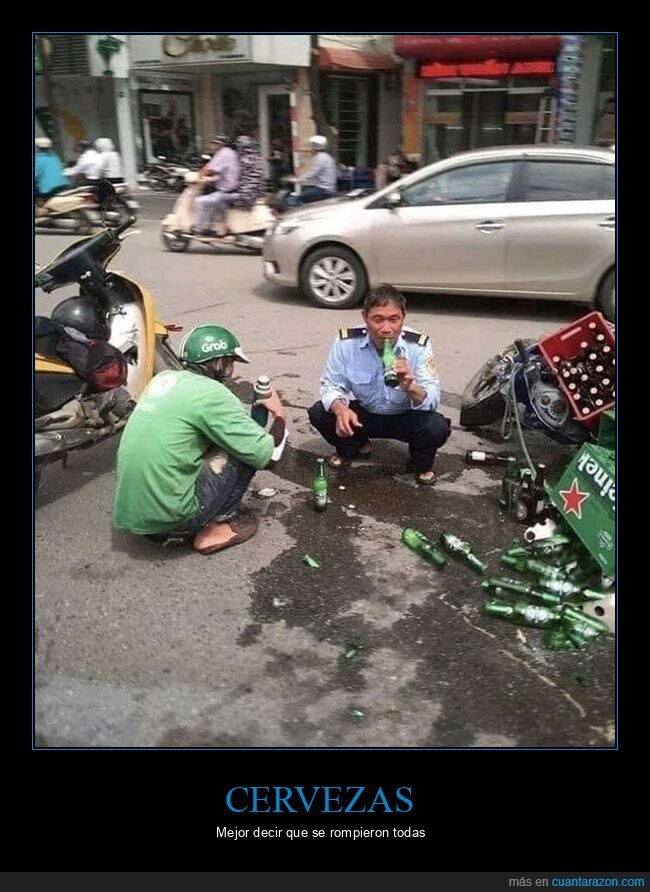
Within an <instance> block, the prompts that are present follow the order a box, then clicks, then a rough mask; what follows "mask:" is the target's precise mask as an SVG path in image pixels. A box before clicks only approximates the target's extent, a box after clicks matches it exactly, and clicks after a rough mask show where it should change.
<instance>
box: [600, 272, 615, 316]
mask: <svg viewBox="0 0 650 892" xmlns="http://www.w3.org/2000/svg"><path fill="white" fill-rule="evenodd" d="M596 304H597V305H598V309H599V310H600V312H601V313H602V314H603V316H604V317H605V319H607V320H608V321H609V322H615V321H616V274H615V271H614V270H613V269H610V271H609V272H608V273H607V275H606V276H605V278H604V279H603V281H602V282H601V283H600V288H599V289H598V295H597V297H596Z"/></svg>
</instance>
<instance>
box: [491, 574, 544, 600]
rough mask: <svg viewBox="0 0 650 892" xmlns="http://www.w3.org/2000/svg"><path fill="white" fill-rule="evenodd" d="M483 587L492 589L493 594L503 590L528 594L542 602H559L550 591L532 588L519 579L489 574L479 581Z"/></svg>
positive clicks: (498, 593) (501, 592) (500, 593)
mask: <svg viewBox="0 0 650 892" xmlns="http://www.w3.org/2000/svg"><path fill="white" fill-rule="evenodd" d="M481 586H482V587H483V588H491V589H494V592H495V594H497V595H502V594H503V593H504V592H516V593H517V594H519V595H528V597H530V598H535V599H536V600H538V601H541V602H542V604H551V605H555V604H559V603H560V597H559V595H555V594H553V593H552V592H540V591H538V590H537V589H534V588H533V586H532V585H531V584H530V582H522V581H521V580H520V579H508V578H507V577H505V576H490V577H488V578H487V579H484V580H483V582H482V583H481Z"/></svg>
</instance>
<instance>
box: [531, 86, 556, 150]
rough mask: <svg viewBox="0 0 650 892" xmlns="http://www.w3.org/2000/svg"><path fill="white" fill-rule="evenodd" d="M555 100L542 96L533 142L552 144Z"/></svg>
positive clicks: (551, 97)
mask: <svg viewBox="0 0 650 892" xmlns="http://www.w3.org/2000/svg"><path fill="white" fill-rule="evenodd" d="M556 111H557V100H556V98H555V96H542V98H541V99H540V102H539V110H538V112H537V126H536V127H535V142H536V143H539V142H552V140H553V137H554V134H555V115H556Z"/></svg>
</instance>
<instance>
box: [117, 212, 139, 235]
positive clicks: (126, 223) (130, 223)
mask: <svg viewBox="0 0 650 892" xmlns="http://www.w3.org/2000/svg"><path fill="white" fill-rule="evenodd" d="M136 222H137V217H133V216H131V217H129V219H128V220H125V221H124V223H120V225H119V226H116V227H115V229H114V230H113V234H114V235H115V236H120V235H122V233H123V232H126V230H127V229H128V228H129V226H133V224H134V223H136Z"/></svg>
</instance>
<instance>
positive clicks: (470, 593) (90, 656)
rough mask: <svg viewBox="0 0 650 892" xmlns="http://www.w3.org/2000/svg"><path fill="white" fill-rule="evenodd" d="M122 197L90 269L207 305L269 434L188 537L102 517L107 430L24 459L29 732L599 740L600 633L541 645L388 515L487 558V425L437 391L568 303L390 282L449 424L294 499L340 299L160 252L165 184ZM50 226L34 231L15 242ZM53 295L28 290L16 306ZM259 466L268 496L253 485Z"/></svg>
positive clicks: (502, 742)
mask: <svg viewBox="0 0 650 892" xmlns="http://www.w3.org/2000/svg"><path fill="white" fill-rule="evenodd" d="M141 201H142V205H143V208H142V213H141V217H140V221H139V224H138V229H140V234H139V235H137V236H135V237H133V238H131V239H128V240H127V241H126V242H125V244H124V247H123V249H122V251H121V253H120V254H119V256H118V257H116V258H115V259H114V261H113V264H112V266H113V268H115V269H122V270H124V271H125V272H127V273H129V274H130V275H131V276H133V277H134V278H136V279H138V280H140V281H142V282H144V283H146V284H147V286H148V287H149V288H150V290H151V291H152V293H153V295H154V299H155V302H156V307H157V310H158V315H159V317H160V318H162V319H163V320H165V321H177V322H179V323H181V324H183V325H184V326H186V327H191V326H193V325H195V324H198V323H199V322H204V321H214V322H217V323H220V324H224V325H226V326H228V327H231V328H232V329H233V330H234V331H235V332H236V333H237V334H238V335H239V337H240V339H241V341H242V344H243V346H244V349H245V351H246V352H247V354H249V355H250V356H251V359H252V363H251V366H250V367H246V368H244V367H241V368H242V370H243V373H244V375H245V378H242V379H240V380H238V381H237V382H236V384H235V390H236V392H237V393H238V394H239V395H240V396H241V397H242V398H243V399H244V400H248V399H249V398H250V391H251V386H250V381H251V380H254V378H255V377H256V376H257V375H258V374H261V373H264V372H266V373H267V374H269V375H270V376H271V378H272V380H273V382H274V384H275V386H276V387H277V388H278V390H279V392H280V394H281V396H282V398H283V400H284V401H285V403H286V404H287V405H288V407H289V410H288V411H289V423H290V427H291V439H290V443H289V445H288V447H287V449H286V451H285V456H284V458H283V460H282V462H281V463H280V464H279V465H278V466H277V467H276V469H275V470H274V471H273V472H272V471H266V470H265V471H262V472H260V473H258V474H257V475H256V477H255V478H254V480H253V484H252V488H251V491H250V493H249V495H248V496H247V498H246V505H247V507H248V509H249V510H252V511H255V512H256V513H258V514H259V515H260V516H261V525H260V530H259V533H258V534H257V536H256V537H255V538H254V539H252V540H250V541H249V542H247V543H245V544H244V545H242V546H238V547H237V548H233V549H230V550H227V551H225V552H224V553H222V554H219V555H214V556H212V557H202V556H200V555H198V554H195V553H193V552H192V551H191V549H190V548H188V547H181V548H178V549H175V550H172V549H168V550H162V549H160V548H158V547H156V546H153V545H151V544H149V543H148V542H146V541H142V540H140V539H138V538H136V537H129V536H127V535H126V534H123V533H117V532H114V531H112V529H111V508H112V495H113V465H114V457H115V450H116V446H117V443H116V442H111V441H109V442H107V443H104V444H101V445H100V446H98V447H95V448H93V449H92V450H89V451H87V452H84V453H79V454H77V455H74V456H72V457H71V458H70V461H69V464H68V466H67V467H66V468H62V467H60V466H52V467H49V468H47V469H46V470H45V472H44V475H43V486H42V490H41V492H40V494H39V496H38V500H37V505H36V514H35V559H36V566H35V572H36V575H35V579H36V589H35V599H36V600H35V606H36V657H35V659H36V685H37V687H36V733H37V737H36V743H37V745H38V746H45V747H62V746H91V747H103V746H107V747H115V746H136V747H142V746H144V747H156V746H167V747H187V746H201V747H249V746H269V747H363V746H376V747H442V746H445V747H504V746H506V747H531V746H532V747H536V746H540V747H549V746H568V747H579V746H612V745H613V742H614V731H613V720H614V642H613V640H612V639H609V640H603V641H598V642H596V643H593V644H591V645H590V646H589V647H587V648H586V649H585V650H583V651H582V652H579V653H553V652H550V651H546V650H544V649H543V648H542V646H541V636H542V633H541V632H539V631H536V630H532V629H517V628H516V627H513V626H510V625H508V624H506V623H504V622H502V621H499V620H495V619H489V618H486V617H483V616H482V615H481V613H480V605H481V602H482V600H483V596H484V592H483V590H482V589H481V588H480V584H479V583H480V578H479V577H477V576H476V574H475V573H474V572H473V571H472V570H471V569H469V568H465V566H464V565H462V564H460V563H458V562H456V561H454V560H453V559H451V560H450V562H449V564H448V565H447V567H445V568H444V570H442V571H438V570H436V569H434V568H430V567H429V566H428V565H426V564H424V563H422V562H421V561H420V560H419V559H418V558H417V556H415V555H413V554H412V553H411V552H409V551H408V550H407V549H406V547H405V546H403V545H402V544H401V542H400V530H401V528H402V527H403V526H405V525H410V526H414V527H416V528H417V529H420V530H421V531H422V532H424V533H425V534H426V535H429V536H431V537H437V536H438V535H439V533H440V532H441V531H442V530H443V529H444V530H449V531H453V532H455V533H456V534H458V535H460V536H461V537H462V538H464V539H467V540H469V541H470V542H471V543H472V545H473V547H474V550H475V551H476V552H477V553H478V554H480V555H482V556H484V557H485V558H486V559H487V560H488V562H489V566H490V570H489V572H490V573H492V574H496V573H497V572H498V569H499V564H498V556H499V552H500V551H501V550H502V549H503V548H504V547H506V546H507V545H508V544H509V543H510V541H511V540H512V539H513V538H514V537H516V536H518V535H520V534H521V532H522V528H521V527H520V526H519V525H517V524H516V523H514V521H513V520H512V519H511V518H510V517H503V516H502V515H501V514H500V512H499V511H498V509H497V507H496V498H497V496H498V491H499V479H500V478H499V473H498V469H487V470H486V471H483V470H482V469H476V468H472V469H469V468H466V467H465V465H464V463H463V455H464V452H465V450H466V449H467V448H472V447H475V446H477V445H479V443H483V444H485V445H487V446H488V447H489V446H491V445H492V444H495V445H496V446H497V448H503V447H501V446H500V445H499V442H500V437H499V434H498V433H497V431H496V430H490V431H484V432H482V437H483V438H482V439H480V438H479V437H478V436H477V434H475V433H470V432H467V431H463V430H462V429H460V428H459V427H458V407H459V398H460V394H461V392H462V389H463V387H464V385H465V383H466V382H467V380H468V379H469V377H470V376H471V375H472V374H473V373H474V371H475V370H476V369H477V368H478V366H479V365H480V363H481V362H483V361H484V360H485V359H487V358H488V357H489V356H490V355H492V354H493V353H494V352H496V351H497V350H498V349H500V348H501V347H503V346H504V345H505V344H506V343H507V342H508V341H510V340H511V339H512V338H513V337H515V336H520V335H521V336H530V337H537V336H539V335H541V334H544V333H548V332H550V331H552V330H553V329H554V328H557V327H559V326H560V325H563V324H565V323H566V322H568V321H569V320H570V319H572V318H575V317H577V316H578V315H580V314H581V311H580V309H579V308H576V307H575V306H573V305H570V304H548V303H543V302H537V301H536V302H521V301H520V302H517V301H500V300H496V299H495V300H484V299H469V298H467V299H466V298H445V297H434V296H426V295H418V296H411V297H407V299H408V305H409V315H408V323H409V324H410V325H412V326H413V327H415V328H418V329H421V330H422V331H425V332H427V333H428V334H430V335H431V338H432V341H433V346H434V351H435V353H436V357H437V361H438V366H439V370H440V375H441V379H442V383H443V407H442V409H443V411H444V412H445V414H447V415H448V416H449V417H451V418H452V421H453V425H454V427H453V436H452V438H451V439H450V440H449V442H448V444H447V446H446V447H445V448H444V450H442V451H441V453H440V454H439V457H438V460H437V470H438V473H439V475H440V476H439V482H438V485H437V486H436V487H435V488H432V489H429V488H416V487H415V485H414V483H413V481H412V478H411V477H410V476H408V475H406V474H405V473H404V464H405V447H403V446H401V445H400V444H396V443H390V442H386V441H384V442H382V441H379V442H376V443H375V444H374V447H375V448H374V452H373V456H372V458H370V459H368V460H364V461H363V462H361V463H357V464H355V465H353V467H352V468H348V469H344V470H342V471H340V472H337V473H336V474H334V473H332V474H331V475H330V494H331V499H332V502H331V504H330V506H329V507H328V509H327V511H326V512H325V513H324V514H322V515H318V514H316V513H314V511H313V510H312V508H311V507H310V505H309V499H308V488H309V481H310V477H311V474H312V470H313V465H314V458H315V457H316V456H317V455H324V454H326V453H327V451H328V447H327V444H325V443H324V442H322V441H321V440H320V438H319V437H318V435H317V434H316V433H315V432H314V431H313V430H312V429H311V427H310V425H309V422H308V420H307V416H306V409H307V407H308V406H309V405H310V404H311V403H312V402H313V401H314V399H315V398H316V393H317V386H318V376H319V372H320V369H321V366H322V364H323V361H324V358H325V355H326V353H327V349H328V347H329V344H330V343H331V341H332V339H333V337H334V336H335V333H336V330H337V328H338V327H339V326H341V325H350V324H356V323H357V321H358V319H359V311H358V310H357V309H354V310H343V311H330V310H321V309H319V308H316V307H313V306H311V305H309V304H307V303H306V302H305V300H304V299H303V298H302V297H301V296H300V295H299V293H298V292H296V291H292V290H288V289H279V288H274V287H271V286H269V285H266V284H265V283H264V281H263V279H262V275H261V261H260V259H259V258H258V257H254V256H244V255H241V254H236V253H234V252H233V253H230V254H218V255H217V254H216V253H215V252H213V251H210V250H209V249H205V250H195V249H192V250H191V251H190V252H188V253H187V254H182V255H172V254H169V253H165V252H163V251H162V248H161V246H160V238H159V225H158V223H157V222H156V221H157V220H159V219H160V217H161V216H162V215H163V213H164V212H166V210H167V208H169V207H170V205H171V202H172V199H169V198H167V197H160V196H157V195H156V196H154V195H152V196H144V197H141ZM70 241H71V239H70V238H69V237H67V236H61V235H44V236H38V237H37V239H36V260H37V261H40V262H44V261H46V260H48V259H49V258H50V257H51V256H52V255H53V254H54V253H55V252H56V251H58V250H60V249H61V248H63V247H65V245H67V244H68V243H69V242H70ZM66 294H67V292H60V293H57V294H55V295H50V296H44V295H42V293H40V292H39V293H38V294H37V298H36V301H37V303H36V307H37V312H42V313H47V312H48V311H49V310H50V309H51V308H52V307H53V306H54V305H55V304H56V303H57V302H58V301H59V300H60V299H61V298H62V297H63V296H66ZM508 448H509V449H512V448H513V446H512V445H510V446H509V447H508ZM529 448H530V449H531V453H532V455H533V457H534V458H536V459H538V460H546V461H547V463H548V464H549V465H550V466H551V467H553V466H554V467H555V468H556V469H557V471H559V470H560V469H561V468H562V467H563V466H564V465H565V464H566V462H567V461H568V460H569V458H570V456H571V454H572V452H571V451H570V450H567V449H565V448H562V447H559V446H556V445H554V444H552V443H550V441H547V440H543V439H541V438H531V439H530V441H529ZM343 486H344V487H345V489H341V488H340V487H343ZM264 487H272V488H274V489H275V490H276V495H275V496H274V497H273V498H271V499H260V498H259V497H257V496H256V493H257V491H258V490H260V489H261V488H264ZM305 554H309V555H311V556H313V557H314V558H316V559H317V560H318V561H319V562H320V568H319V569H310V568H309V567H307V566H306V565H305V564H304V563H303V560H302V559H303V556H304V555H305ZM346 653H347V654H348V656H347V657H346V656H345V655H346ZM351 653H353V655H352V656H350V654H351Z"/></svg>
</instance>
